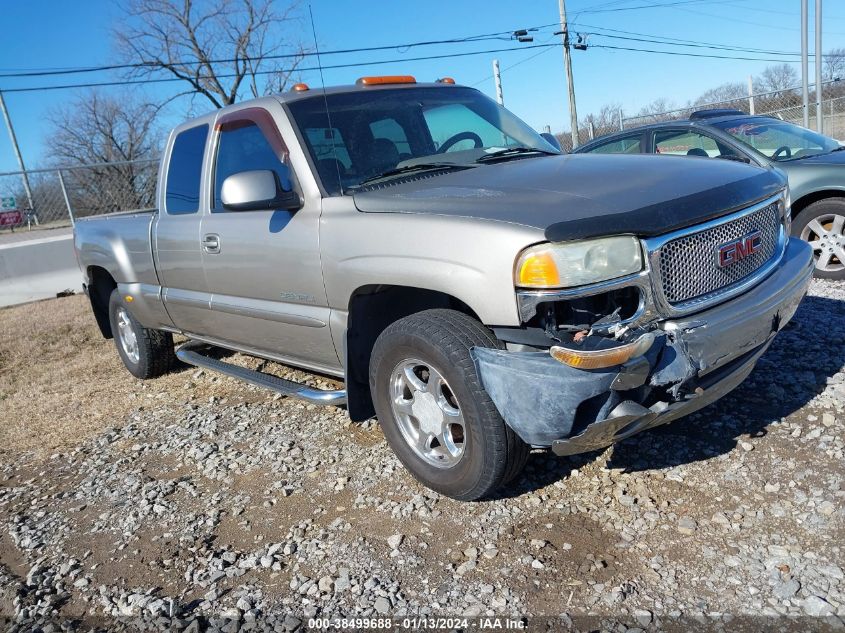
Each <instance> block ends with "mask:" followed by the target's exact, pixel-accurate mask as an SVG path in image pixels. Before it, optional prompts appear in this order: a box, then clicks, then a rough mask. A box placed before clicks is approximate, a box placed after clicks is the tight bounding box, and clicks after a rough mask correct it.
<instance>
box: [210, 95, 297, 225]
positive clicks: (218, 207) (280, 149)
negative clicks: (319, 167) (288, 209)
mask: <svg viewBox="0 0 845 633" xmlns="http://www.w3.org/2000/svg"><path fill="white" fill-rule="evenodd" d="M218 129H219V137H218V141H217V157H216V163H215V167H214V203H213V205H212V209H211V210H212V211H213V212H214V213H220V212H225V211H226V210H225V209H224V208H223V203H222V202H221V200H220V191H221V189H222V188H223V181H224V180H226V178H228V177H229V176H231V175H233V174H236V173H239V172H242V171H253V170H270V171H272V172H273V173H275V174H276V177H277V178H278V180H279V183H280V184H282V185H283V186H285V187H290V186H291V184H290V182H289V179H288V177H287V176H286V175H285V173H284V172H285V171H286V170H284V169H282V166H283V165H284V163H285V162H286V160H287V156H288V152H287V147H286V146H285V145H284V143H283V141H282V138H281V136H280V135H279V131H278V129H277V128H276V124H275V123H274V122H273V120H272V117H271V116H270V114H269V113H268V112H266V111H265V110H262V109H259V108H249V109H248V110H242V111H238V112H235V113H233V114H232V115H230V118H226V119H224V120H222V121H221V122H219V123H218Z"/></svg>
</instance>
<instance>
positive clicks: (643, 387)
mask: <svg viewBox="0 0 845 633" xmlns="http://www.w3.org/2000/svg"><path fill="white" fill-rule="evenodd" d="M812 272H813V259H812V250H811V249H810V247H809V245H808V244H806V243H804V242H801V241H799V240H795V239H792V240H789V242H788V244H787V248H786V251H785V253H784V255H783V258H782V260H781V262H780V264H779V265H778V266H777V267H776V268H775V269H774V271H773V272H772V273H771V274H770V275H769V276H768V277H767V278H766V279H765V280H763V281H762V282H760V283H759V284H758V285H757V286H756V287H754V288H753V289H752V290H750V291H748V292H746V293H745V294H743V295H740V296H739V297H737V298H735V299H732V300H730V301H728V302H726V303H723V304H721V305H718V306H716V307H714V308H710V309H708V310H705V311H703V312H699V313H696V314H693V315H690V316H689V317H684V318H680V319H673V320H668V321H659V322H656V323H654V324H652V326H651V329H652V331H653V332H654V333H655V335H656V336H655V340H654V343H653V344H652V345H651V347H650V349H649V350H648V352H646V353H645V354H644V355H642V356H640V357H638V358H634V359H631V360H629V361H628V362H627V363H624V364H622V365H617V366H615V367H611V368H608V369H600V370H584V369H576V368H574V367H570V366H568V365H565V364H563V363H561V362H558V361H557V360H555V359H554V358H552V357H551V356H550V355H549V354H548V353H547V352H543V351H538V352H510V351H505V350H494V349H486V348H475V349H473V358H474V359H475V362H476V365H477V367H478V371H479V374H480V376H481V380H482V383H483V384H484V387H485V389H486V390H487V392H488V393H489V394H490V397H491V398H492V399H493V402H494V403H495V404H496V407H497V408H498V410H499V412H500V413H501V414H502V417H503V418H504V419H505V421H506V422H507V423H508V424H509V425H510V426H511V428H513V429H514V431H516V433H517V434H518V435H519V436H520V437H521V438H522V439H523V440H524V441H525V442H527V443H528V444H531V445H533V446H543V447H548V446H551V447H552V450H553V451H554V452H555V453H557V454H558V455H571V454H575V453H582V452H587V451H591V450H595V449H599V448H603V447H605V446H608V445H609V444H611V443H613V442H616V441H618V440H621V439H624V438H626V437H629V436H631V435H633V434H634V433H638V432H639V431H642V430H645V429H647V428H651V427H654V426H658V425H660V424H665V423H666V422H671V421H672V420H675V419H677V418H679V417H682V416H684V415H687V414H689V413H692V412H693V411H696V410H697V409H700V408H702V407H704V406H706V405H708V404H710V403H711V402H713V401H714V400H717V399H718V398H720V397H722V396H723V395H725V394H726V393H728V392H729V391H730V390H732V389H733V388H735V387H736V386H737V385H739V384H740V383H741V382H742V381H743V380H744V379H745V378H746V377H747V376H748V374H749V373H751V370H752V369H753V368H754V365H755V364H756V362H757V360H758V359H759V358H760V356H762V354H763V353H764V352H765V351H766V349H767V348H768V346H769V345H770V344H771V342H772V340H773V338H774V336H775V335H776V334H777V332H778V331H779V330H780V329H781V328H783V327H784V325H786V323H787V322H788V321H789V320H790V319H791V318H792V316H793V314H794V313H795V310H796V309H797V307H798V304H799V303H800V302H801V299H802V298H803V297H804V294H805V293H806V291H807V287H808V285H809V282H810V278H811V276H812Z"/></svg>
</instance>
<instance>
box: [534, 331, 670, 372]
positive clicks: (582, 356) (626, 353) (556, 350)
mask: <svg viewBox="0 0 845 633" xmlns="http://www.w3.org/2000/svg"><path fill="white" fill-rule="evenodd" d="M652 343H654V335H653V334H651V333H649V334H644V335H643V336H641V337H640V338H638V339H637V340H636V341H634V342H632V343H625V344H624V345H619V346H617V347H610V348H607V349H595V350H586V349H585V350H578V349H572V348H570V347H562V346H559V345H555V346H554V347H552V348H551V349H550V350H549V354H551V357H552V358H554V359H555V360H556V361H558V362H561V363H563V364H564V365H569V366H570V367H574V368H576V369H606V368H608V367H614V366H615V365H621V364H622V363H626V362H628V361H629V360H631V359H632V358H636V357H637V356H642V355H643V354H645V353H646V352H647V351H648V350H649V349H650V348H651V344H652Z"/></svg>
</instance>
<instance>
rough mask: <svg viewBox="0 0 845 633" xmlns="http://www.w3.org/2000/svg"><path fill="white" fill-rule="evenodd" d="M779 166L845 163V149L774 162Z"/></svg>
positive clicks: (791, 166)
mask: <svg viewBox="0 0 845 633" xmlns="http://www.w3.org/2000/svg"><path fill="white" fill-rule="evenodd" d="M774 164H775V165H777V166H778V167H786V168H787V169H791V168H793V167H800V166H802V165H803V166H806V167H810V166H816V165H845V150H839V151H836V152H828V153H827V154H817V155H815V156H807V157H806V158H799V159H796V160H786V161H781V162H777V161H775V162H774Z"/></svg>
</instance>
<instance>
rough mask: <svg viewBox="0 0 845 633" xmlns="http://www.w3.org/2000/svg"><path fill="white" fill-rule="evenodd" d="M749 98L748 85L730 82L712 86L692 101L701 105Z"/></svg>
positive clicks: (696, 104)
mask: <svg viewBox="0 0 845 633" xmlns="http://www.w3.org/2000/svg"><path fill="white" fill-rule="evenodd" d="M740 99H745V100H748V86H746V85H745V84H743V83H742V82H739V81H737V82H729V83H725V84H722V85H721V86H716V87H715V88H710V90H707V91H705V92H703V93H701V95H700V96H699V97H698V98H697V99H696V100H695V101H693V102H692V105H694V106H699V105H703V104H706V103H723V102H728V101H738V100H740Z"/></svg>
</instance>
